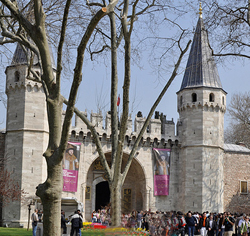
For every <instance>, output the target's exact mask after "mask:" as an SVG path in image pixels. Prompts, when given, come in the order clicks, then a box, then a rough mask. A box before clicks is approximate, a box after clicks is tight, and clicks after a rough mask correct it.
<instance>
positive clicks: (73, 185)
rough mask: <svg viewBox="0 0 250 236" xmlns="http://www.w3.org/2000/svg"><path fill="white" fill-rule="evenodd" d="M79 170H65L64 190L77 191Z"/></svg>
mask: <svg viewBox="0 0 250 236" xmlns="http://www.w3.org/2000/svg"><path fill="white" fill-rule="evenodd" d="M77 182H78V171H77V170H63V191H65V192H77Z"/></svg>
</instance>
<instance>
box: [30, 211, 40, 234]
mask: <svg viewBox="0 0 250 236" xmlns="http://www.w3.org/2000/svg"><path fill="white" fill-rule="evenodd" d="M37 212H38V209H35V211H34V212H33V214H32V215H31V220H32V232H33V236H36V230H37V223H38V220H39V219H38V215H37Z"/></svg>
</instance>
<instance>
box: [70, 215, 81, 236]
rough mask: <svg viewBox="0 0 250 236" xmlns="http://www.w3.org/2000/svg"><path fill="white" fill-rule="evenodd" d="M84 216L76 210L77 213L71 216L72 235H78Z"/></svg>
mask: <svg viewBox="0 0 250 236" xmlns="http://www.w3.org/2000/svg"><path fill="white" fill-rule="evenodd" d="M81 224H82V217H81V216H80V215H79V214H78V212H77V211H75V214H74V215H73V216H72V217H71V232H70V236H74V234H75V236H78V233H79V229H80V228H81Z"/></svg>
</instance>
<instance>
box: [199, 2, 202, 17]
mask: <svg viewBox="0 0 250 236" xmlns="http://www.w3.org/2000/svg"><path fill="white" fill-rule="evenodd" d="M199 15H200V18H202V7H201V2H200V8H199Z"/></svg>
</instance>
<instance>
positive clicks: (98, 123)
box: [63, 111, 179, 146]
mask: <svg viewBox="0 0 250 236" xmlns="http://www.w3.org/2000/svg"><path fill="white" fill-rule="evenodd" d="M84 114H85V115H86V116H87V112H86V111H85V113H84ZM138 114H139V115H138ZM138 114H137V115H136V117H135V120H134V129H133V128H132V127H133V123H132V118H131V117H129V119H128V123H127V131H126V138H125V142H126V145H130V144H133V142H134V141H135V138H136V137H137V135H138V134H139V132H140V129H141V128H142V126H143V124H144V122H145V120H146V118H143V117H142V116H141V113H140V112H139V113H138ZM156 114H157V113H156ZM63 117H64V113H63ZM156 117H157V116H156ZM162 117H163V116H162ZM104 120H105V122H104ZM90 121H91V122H92V124H93V125H95V128H96V130H97V132H98V134H99V136H100V139H101V140H109V139H110V135H111V117H110V114H109V113H108V112H107V114H106V116H105V118H103V116H102V114H100V113H93V112H91V114H90ZM90 137H91V133H90V130H89V129H88V128H87V126H86V124H85V123H84V122H83V121H82V120H81V119H80V118H79V117H78V116H76V117H75V126H72V128H71V138H76V139H79V140H80V139H88V138H90ZM168 140H173V141H175V140H179V138H178V136H176V135H175V123H174V121H173V120H166V116H165V117H163V118H161V117H157V119H151V120H150V123H149V125H148V127H147V129H146V131H145V132H144V134H143V137H142V140H141V144H140V145H150V143H153V142H157V143H166V142H168ZM163 146H164V145H163Z"/></svg>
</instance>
